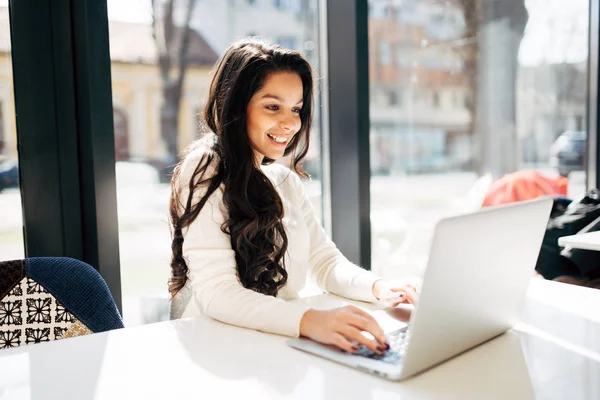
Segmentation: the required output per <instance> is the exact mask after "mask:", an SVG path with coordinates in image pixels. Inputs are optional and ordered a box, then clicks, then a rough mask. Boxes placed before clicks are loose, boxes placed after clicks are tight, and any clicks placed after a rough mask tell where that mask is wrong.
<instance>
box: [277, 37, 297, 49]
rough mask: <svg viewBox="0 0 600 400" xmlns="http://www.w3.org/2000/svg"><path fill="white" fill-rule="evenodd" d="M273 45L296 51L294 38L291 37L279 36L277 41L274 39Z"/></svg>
mask: <svg viewBox="0 0 600 400" xmlns="http://www.w3.org/2000/svg"><path fill="white" fill-rule="evenodd" d="M275 43H277V44H279V45H281V46H283V47H285V48H286V49H290V50H297V49H296V38H295V37H293V36H279V37H277V39H275Z"/></svg>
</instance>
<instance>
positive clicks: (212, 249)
mask: <svg viewBox="0 0 600 400" xmlns="http://www.w3.org/2000/svg"><path fill="white" fill-rule="evenodd" d="M197 162H198V159H195V161H194V158H193V157H191V158H190V160H186V162H184V164H183V165H182V167H181V168H182V171H181V176H182V178H183V179H182V180H181V182H182V183H183V185H185V186H187V184H188V182H189V179H191V176H192V174H193V171H194V169H195V168H196V165H197ZM186 177H187V180H186V179H185V178H186ZM186 191H187V189H183V190H182V191H181V198H182V200H183V201H185V199H187V196H188V195H189V191H188V193H186ZM201 197H202V193H200V194H196V193H195V194H194V199H193V203H197V202H198V201H199V199H200V198H201ZM224 221H225V213H224V211H223V200H222V190H221V189H217V190H216V191H215V192H214V193H213V194H212V195H211V196H210V197H209V200H208V201H207V202H206V204H205V205H204V207H203V208H202V210H201V211H200V213H199V215H198V217H197V218H196V219H195V220H194V222H192V223H191V224H190V225H189V226H188V227H187V228H186V229H184V230H183V232H182V233H183V236H184V242H183V256H184V258H185V259H186V261H187V265H188V268H189V275H188V276H189V281H188V284H189V285H190V286H191V287H192V289H193V293H194V298H193V300H192V301H196V302H197V305H198V306H199V307H200V308H201V309H202V310H203V312H204V313H205V314H207V315H208V316H210V317H212V318H214V319H216V320H219V321H222V322H225V323H228V324H231V325H237V326H241V327H245V328H251V329H256V330H260V331H263V332H269V333H276V334H280V335H286V336H292V337H297V336H299V330H300V320H301V319H302V316H303V315H304V313H305V312H306V311H307V310H308V309H309V308H310V307H309V306H307V305H304V304H299V303H290V302H286V301H284V300H282V299H279V298H275V297H272V296H266V295H263V294H260V293H257V292H254V291H252V290H249V289H246V288H244V287H243V286H242V285H241V283H240V282H239V280H238V277H237V269H236V262H235V253H234V251H233V248H232V247H231V242H230V236H229V235H228V234H226V233H224V232H223V231H222V230H221V225H222V224H223V222H224Z"/></svg>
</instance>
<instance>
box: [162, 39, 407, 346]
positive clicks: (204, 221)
mask: <svg viewBox="0 0 600 400" xmlns="http://www.w3.org/2000/svg"><path fill="white" fill-rule="evenodd" d="M312 110H313V79H312V72H311V67H310V65H309V64H308V62H307V61H306V60H305V59H304V58H303V57H302V56H301V55H300V54H299V53H297V52H294V51H290V50H286V49H284V48H281V47H279V46H276V45H272V44H269V43H266V42H263V41H258V40H256V39H245V40H241V41H239V42H237V43H234V44H233V45H231V46H230V47H229V49H228V50H227V51H226V52H225V54H224V55H223V56H222V57H221V59H220V60H219V61H218V63H217V66H216V71H215V74H214V77H213V80H212V83H211V87H210V93H209V98H208V103H207V105H206V108H205V110H204V119H205V123H206V125H207V127H208V128H209V129H210V130H211V131H212V133H210V134H208V135H206V136H205V137H203V138H202V139H201V140H199V141H198V142H196V143H195V144H194V145H192V146H191V148H190V149H189V150H188V153H187V155H186V156H185V158H184V159H183V161H182V162H181V164H180V165H179V166H178V167H177V168H176V170H175V173H174V176H173V181H172V195H171V203H170V214H171V223H172V230H173V243H172V250H173V255H172V260H171V279H170V282H169V290H170V292H171V295H172V296H173V298H174V299H177V297H178V293H179V292H180V291H181V290H182V289H184V288H185V289H186V290H189V291H190V292H191V300H190V302H189V303H188V305H187V306H186V308H185V311H184V313H183V316H193V315H200V314H202V313H204V314H207V315H209V316H211V317H212V318H215V319H217V320H220V321H223V322H226V323H229V324H233V325H238V326H243V327H247V328H252V329H257V330H261V331H265V332H271V333H276V334H281V335H288V336H299V335H302V336H306V337H309V338H312V339H313V340H316V341H318V342H322V343H326V344H333V345H336V346H338V347H340V348H341V349H343V350H346V351H349V352H355V351H357V350H358V348H357V346H356V345H357V343H362V344H364V345H365V346H367V347H369V348H370V349H371V350H373V351H375V352H378V353H383V352H384V351H385V350H386V349H387V347H388V345H387V343H386V339H385V336H384V333H383V331H382V330H381V328H380V327H379V326H378V325H377V323H376V322H375V320H374V319H373V318H372V317H371V316H370V315H369V314H367V313H366V312H364V311H362V310H360V309H359V308H356V307H353V306H347V307H341V308H338V309H333V310H315V309H311V308H310V307H309V306H307V305H304V304H298V303H297V302H288V301H286V300H292V299H296V298H298V292H299V291H300V290H301V289H302V288H303V287H304V285H305V282H306V278H307V273H309V274H311V276H312V277H313V278H314V280H315V281H316V282H317V284H318V285H319V286H320V287H321V288H323V289H324V290H326V291H328V292H331V293H335V294H337V295H340V296H345V297H348V298H351V299H355V300H362V301H376V300H383V301H386V302H387V303H388V304H391V305H397V304H399V303H402V302H412V301H413V300H414V298H415V296H416V292H415V288H414V286H411V285H409V284H408V283H405V282H401V281H400V282H399V281H388V280H384V279H380V278H378V277H377V276H375V275H374V274H372V273H371V272H368V271H365V270H363V269H361V268H359V267H358V266H356V265H353V264H352V263H350V262H349V261H348V260H347V259H346V258H345V257H344V256H343V255H342V254H341V253H340V252H339V250H338V249H337V248H336V246H335V245H334V244H333V243H332V242H331V240H329V239H328V238H327V236H326V234H325V231H324V230H323V229H322V227H321V225H320V223H319V221H318V220H317V218H316V217H315V213H314V210H313V208H312V206H311V203H310V201H309V200H308V199H307V197H306V195H305V193H304V186H303V184H302V181H301V180H300V176H302V177H306V173H305V172H303V171H302V169H301V167H300V166H299V163H300V161H301V160H302V159H303V157H304V156H305V155H306V152H307V150H308V145H309V139H310V126H311V120H312ZM287 155H290V156H291V161H292V165H293V166H294V171H291V170H290V169H288V168H285V167H284V166H282V165H280V164H275V163H274V161H275V160H278V159H280V158H282V157H283V156H287ZM362 332H368V333H370V334H371V335H372V336H373V337H374V339H370V338H368V337H367V336H368V335H363V334H362Z"/></svg>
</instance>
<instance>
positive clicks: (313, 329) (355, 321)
mask: <svg viewBox="0 0 600 400" xmlns="http://www.w3.org/2000/svg"><path fill="white" fill-rule="evenodd" d="M363 332H366V333H369V334H371V335H372V336H373V337H374V338H375V340H372V339H369V338H368V337H367V336H365V335H364V334H363ZM300 335H301V336H305V337H308V338H310V339H312V340H314V341H317V342H320V343H324V344H332V345H334V346H337V347H339V348H340V349H342V350H345V351H347V352H349V353H356V352H357V351H358V344H363V345H365V346H366V347H368V348H369V349H371V350H372V351H374V352H376V353H378V354H383V353H385V351H386V350H387V349H388V348H389V347H390V346H389V344H388V343H387V341H386V339H385V335H384V333H383V330H382V329H381V328H380V327H379V325H378V324H377V322H376V321H375V319H374V318H373V317H372V316H371V315H369V313H367V312H365V311H363V310H361V309H360V308H358V307H354V306H345V307H340V308H334V309H332V310H314V309H310V310H308V311H307V312H305V313H304V315H303V316H302V320H301V321H300Z"/></svg>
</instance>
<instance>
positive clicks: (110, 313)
mask: <svg viewBox="0 0 600 400" xmlns="http://www.w3.org/2000/svg"><path fill="white" fill-rule="evenodd" d="M119 328H123V320H122V318H121V315H120V314H119V310H118V309H117V306H116V304H115V301H114V299H113V297H112V295H111V293H110V290H109V289H108V286H107V285H106V282H105V281H104V279H103V278H102V276H100V274H99V273H98V272H97V271H96V270H95V269H94V268H93V267H92V266H90V265H89V264H86V263H84V262H82V261H79V260H75V259H72V258H66V257H39V258H38V257H36V258H27V259H24V260H13V261H2V262H0V349H3V348H10V347H19V346H22V345H25V344H33V343H40V342H48V341H51V340H57V339H63V338H68V337H75V336H82V335H86V334H90V333H97V332H104V331H108V330H112V329H119Z"/></svg>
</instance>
